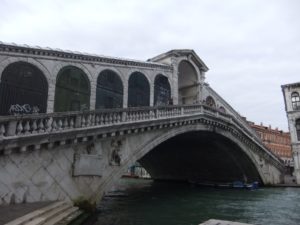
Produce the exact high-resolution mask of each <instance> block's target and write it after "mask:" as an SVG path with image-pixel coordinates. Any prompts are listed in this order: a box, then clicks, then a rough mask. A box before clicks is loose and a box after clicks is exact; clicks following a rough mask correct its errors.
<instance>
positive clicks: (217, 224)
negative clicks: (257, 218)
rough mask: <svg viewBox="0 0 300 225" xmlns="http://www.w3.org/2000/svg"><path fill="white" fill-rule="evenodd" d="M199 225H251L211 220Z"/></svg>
mask: <svg viewBox="0 0 300 225" xmlns="http://www.w3.org/2000/svg"><path fill="white" fill-rule="evenodd" d="M199 225H251V224H249V223H239V222H232V221H225V220H214V219H211V220H208V221H206V222H204V223H201V224H199Z"/></svg>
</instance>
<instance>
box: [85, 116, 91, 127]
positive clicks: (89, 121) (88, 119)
mask: <svg viewBox="0 0 300 225" xmlns="http://www.w3.org/2000/svg"><path fill="white" fill-rule="evenodd" d="M85 125H86V127H89V126H91V114H88V115H86V121H85Z"/></svg>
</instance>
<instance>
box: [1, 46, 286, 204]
mask: <svg viewBox="0 0 300 225" xmlns="http://www.w3.org/2000/svg"><path fill="white" fill-rule="evenodd" d="M207 71H208V68H207V66H206V65H205V64H204V62H203V61H202V60H201V59H200V58H199V57H198V56H197V54H196V53H195V52H194V51H193V50H172V51H169V52H167V53H164V54H161V55H159V56H157V57H154V58H152V59H149V60H148V61H137V60H128V59H120V58H112V57H104V56H98V55H89V54H83V53H79V52H67V51H62V50H58V49H42V48H39V47H29V46H17V45H13V44H3V43H1V44H0V75H1V82H0V114H1V116H0V203H1V204H5V203H14V202H17V203H18V202H34V201H43V200H61V199H66V200H75V199H77V198H79V197H83V198H86V199H89V200H90V201H99V200H100V199H101V197H102V196H103V194H104V193H105V191H107V190H109V189H110V187H112V185H114V183H115V182H116V181H117V180H118V179H119V178H120V177H121V175H122V174H123V173H124V171H126V170H127V168H128V167H129V166H130V165H132V164H133V163H134V162H136V161H139V162H140V163H141V164H142V165H143V166H144V167H145V168H146V170H147V171H148V172H149V173H150V174H151V176H152V178H154V179H160V180H178V181H189V180H195V179H196V180H203V181H213V182H230V181H235V180H242V181H247V182H251V181H259V182H260V183H261V184H265V185H268V184H278V183H282V182H283V175H284V164H283V163H282V161H280V159H278V158H277V157H276V156H275V155H273V154H272V153H271V152H269V151H268V150H267V149H266V148H265V146H264V145H263V144H262V142H261V140H260V139H259V138H258V137H257V136H256V134H255V132H254V131H253V130H252V129H251V128H250V127H249V125H248V124H247V122H246V121H244V119H243V118H241V117H240V115H239V114H238V113H237V112H236V111H235V110H234V109H233V108H232V107H231V106H230V105H229V104H228V103H226V102H225V101H224V100H223V99H222V98H221V97H220V96H219V95H218V94H217V93H216V92H215V91H214V90H213V89H212V88H211V87H210V86H209V85H208V84H207V83H205V73H206V72H207Z"/></svg>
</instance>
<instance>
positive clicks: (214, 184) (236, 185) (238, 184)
mask: <svg viewBox="0 0 300 225" xmlns="http://www.w3.org/2000/svg"><path fill="white" fill-rule="evenodd" d="M189 183H190V184H192V185H193V186H200V187H214V188H233V189H248V190H254V189H257V188H258V182H257V181H255V182H252V183H244V182H242V181H234V182H230V183H220V182H203V181H202V182H197V181H189Z"/></svg>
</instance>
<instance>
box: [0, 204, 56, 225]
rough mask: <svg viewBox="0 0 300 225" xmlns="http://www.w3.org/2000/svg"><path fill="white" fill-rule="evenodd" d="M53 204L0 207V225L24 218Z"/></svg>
mask: <svg viewBox="0 0 300 225" xmlns="http://www.w3.org/2000/svg"><path fill="white" fill-rule="evenodd" d="M51 203H52V202H35V203H22V204H13V205H1V206H0V224H1V225H2V224H5V223H8V222H10V221H12V220H14V219H16V218H18V217H21V216H24V215H26V214H27V213H30V212H32V211H34V210H37V209H40V208H43V207H45V206H47V205H49V204H51Z"/></svg>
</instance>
